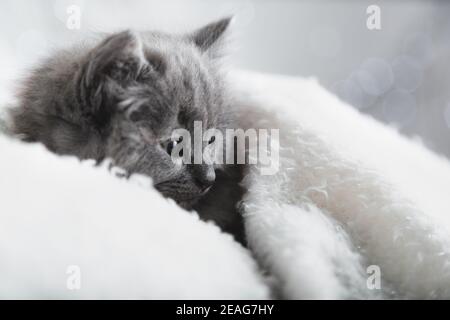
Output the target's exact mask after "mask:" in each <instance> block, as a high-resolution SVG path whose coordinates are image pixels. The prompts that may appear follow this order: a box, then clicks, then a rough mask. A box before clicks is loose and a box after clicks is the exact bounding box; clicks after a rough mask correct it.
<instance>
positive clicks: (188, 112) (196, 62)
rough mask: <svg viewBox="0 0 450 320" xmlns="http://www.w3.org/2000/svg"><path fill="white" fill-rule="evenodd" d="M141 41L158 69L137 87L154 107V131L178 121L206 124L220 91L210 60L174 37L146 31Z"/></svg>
mask: <svg viewBox="0 0 450 320" xmlns="http://www.w3.org/2000/svg"><path fill="white" fill-rule="evenodd" d="M142 41H143V43H142V46H141V48H142V50H143V51H144V54H143V56H145V57H146V58H147V59H149V63H150V64H151V65H152V66H155V65H156V67H157V68H159V69H160V72H159V75H158V76H157V77H156V78H153V79H151V80H149V81H146V82H143V83H140V84H139V90H137V91H138V92H140V93H139V94H140V95H141V97H145V96H146V95H147V99H148V100H149V103H148V105H150V107H151V108H153V110H152V112H150V113H151V114H152V115H155V117H154V119H155V121H152V122H153V127H154V128H155V131H159V129H161V128H164V127H166V126H167V125H174V124H177V123H178V125H181V126H187V125H188V124H190V123H191V122H192V123H193V121H195V120H201V121H204V122H205V123H207V122H208V114H209V113H211V110H210V107H211V105H213V104H214V103H216V101H214V100H215V99H216V98H217V96H218V95H219V94H220V92H217V91H218V89H219V88H218V86H217V85H216V84H215V77H214V75H213V72H214V70H213V69H212V68H211V65H210V61H209V59H208V58H207V57H205V56H203V55H202V54H201V52H200V51H199V50H198V48H196V47H195V46H194V45H192V44H191V43H189V42H187V41H184V40H183V39H181V38H179V37H176V36H171V35H165V34H155V33H151V34H148V33H147V34H144V36H143V37H142ZM132 94H133V93H132ZM156 114H158V115H159V116H156Z"/></svg>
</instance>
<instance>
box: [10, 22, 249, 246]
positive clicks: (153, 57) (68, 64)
mask: <svg viewBox="0 0 450 320" xmlns="http://www.w3.org/2000/svg"><path fill="white" fill-rule="evenodd" d="M229 21H230V20H229V19H223V20H220V21H218V22H215V23H212V24H209V25H207V26H205V27H203V28H201V29H199V30H197V31H195V32H193V33H190V34H188V35H183V36H181V35H169V34H165V33H162V32H141V33H132V32H129V31H124V32H121V33H116V34H113V35H109V36H107V37H105V38H104V39H102V40H100V41H97V42H95V43H93V44H90V45H84V46H76V47H73V48H71V49H69V50H64V51H60V52H58V53H56V54H55V55H53V56H51V57H50V58H49V59H47V60H46V61H44V62H43V63H42V64H41V65H40V66H38V67H37V68H35V69H34V71H33V72H32V73H31V75H30V76H29V77H28V79H27V80H26V81H25V82H24V84H23V88H22V90H21V91H20V94H19V101H20V103H19V106H18V107H17V108H15V109H13V110H12V113H11V119H12V130H13V132H14V133H15V134H19V135H20V136H21V137H22V138H23V139H24V140H26V141H30V142H41V143H43V144H44V145H46V146H47V148H48V149H50V150H51V151H53V152H55V153H57V154H62V155H64V154H69V155H75V156H77V157H79V158H80V159H95V160H97V161H99V162H100V161H102V160H103V159H105V158H110V159H112V160H113V163H114V165H116V166H119V167H121V168H123V169H125V170H126V171H127V172H128V173H129V174H132V173H141V174H146V175H149V176H150V177H152V179H153V182H154V185H155V188H156V189H158V190H159V191H160V192H161V193H162V194H163V195H165V196H167V197H170V198H173V199H174V200H175V201H177V203H179V204H180V205H181V206H182V207H184V208H187V209H191V208H194V209H197V210H198V211H199V213H200V215H201V216H202V217H203V218H205V219H212V220H214V221H216V222H217V223H218V224H219V225H220V226H221V227H222V228H223V229H225V230H227V231H230V232H232V233H234V234H235V235H237V237H238V238H240V239H242V224H241V221H240V217H239V215H238V214H237V212H236V210H235V204H236V201H238V200H239V198H240V195H241V194H242V190H241V189H240V187H239V186H238V184H237V183H238V182H239V180H240V178H241V175H240V168H237V167H232V168H228V169H229V170H227V168H222V169H225V170H224V171H223V172H219V171H218V169H219V168H214V167H213V166H211V165H206V164H201V165H183V166H182V167H181V169H180V167H177V166H175V164H174V163H173V162H172V159H171V157H170V155H169V154H168V153H167V150H166V149H167V144H168V143H170V138H171V133H172V131H173V130H174V129H177V128H185V129H188V130H190V131H191V132H192V130H193V123H194V121H195V120H201V121H203V125H204V129H206V128H218V129H225V128H227V127H229V126H231V125H232V123H233V121H232V115H231V111H230V108H229V106H228V99H227V93H226V89H225V86H224V83H223V81H222V76H221V73H220V69H219V61H218V58H217V57H218V56H219V55H220V54H219V50H220V42H221V39H222V35H223V33H224V32H225V30H226V28H227V26H228V24H229ZM216 174H217V178H218V180H219V181H216V183H215V184H214V186H213V187H212V188H211V190H210V191H209V192H208V193H206V191H207V190H208V187H210V186H211V184H212V183H213V182H214V178H215V176H216ZM224 188H226V190H225V189H224ZM205 193H206V195H205ZM224 193H228V194H229V195H230V196H229V197H228V198H226V199H228V200H227V201H228V203H226V204H225V203H223V201H221V202H219V200H218V199H224ZM213 204H219V208H214V207H213Z"/></svg>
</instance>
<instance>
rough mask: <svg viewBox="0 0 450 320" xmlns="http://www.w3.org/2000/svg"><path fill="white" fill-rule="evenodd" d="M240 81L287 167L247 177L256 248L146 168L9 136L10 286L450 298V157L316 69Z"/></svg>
mask: <svg viewBox="0 0 450 320" xmlns="http://www.w3.org/2000/svg"><path fill="white" fill-rule="evenodd" d="M230 83H231V84H232V86H233V87H234V92H235V103H236V104H237V105H238V107H239V108H238V110H239V111H238V112H239V113H240V119H242V123H241V126H242V127H243V128H279V129H280V143H279V155H280V158H279V162H278V165H279V170H278V171H277V172H276V173H275V174H273V175H261V174H260V171H259V169H258V167H257V166H252V167H251V168H250V169H249V171H248V173H247V175H246V177H245V179H244V181H243V184H244V185H245V186H246V188H247V189H248V192H247V194H246V195H245V199H244V203H243V211H244V213H243V214H244V218H245V224H246V232H247V237H248V240H249V247H250V249H249V250H247V249H244V248H243V247H241V246H240V245H239V244H238V243H236V242H234V240H233V239H232V238H231V237H230V236H229V235H227V234H224V233H222V232H220V230H219V229H218V228H217V227H216V226H214V225H213V224H212V223H205V222H202V221H200V220H199V219H198V217H197V216H196V214H195V213H189V212H185V211H183V210H182V209H180V208H179V207H177V206H176V205H175V204H174V203H173V202H172V201H170V200H166V199H163V198H162V197H161V196H160V195H159V194H158V193H157V192H156V191H155V190H153V189H152V187H151V183H150V181H149V180H148V179H146V178H143V177H140V176H135V177H133V178H132V179H131V181H128V180H121V179H119V178H116V177H115V176H114V175H113V174H111V172H109V171H108V170H107V168H106V166H101V167H95V166H94V165H93V163H91V162H84V163H81V164H80V163H79V162H78V161H77V160H76V159H74V158H71V157H64V158H63V157H57V156H55V155H53V154H51V153H49V152H48V151H46V150H44V148H43V147H42V146H39V145H26V144H22V143H20V142H17V141H14V140H12V139H10V138H6V137H0V149H1V150H2V156H1V157H0V166H1V168H2V172H3V173H2V178H1V179H0V201H1V208H2V209H1V211H0V297H1V298H192V299H195V298H237V299H242V298H243V299H245V298H250V299H264V298H271V297H281V298H290V299H297V298H299V299H305V298H311V299H345V298H450V231H449V229H450V197H449V190H450V164H449V162H448V161H447V160H446V159H444V158H442V157H439V156H437V155H435V154H433V153H431V152H430V151H428V150H427V149H426V148H424V147H423V146H421V144H420V143H418V142H413V141H410V140H408V139H406V138H404V137H402V136H401V135H399V134H398V133H397V132H395V131H394V130H393V129H391V128H388V127H386V126H384V125H382V124H380V123H378V122H376V121H375V120H373V119H370V118H368V117H366V116H363V115H361V114H360V113H358V111H356V110H354V109H353V108H351V107H350V106H348V105H345V104H344V103H342V102H341V101H339V100H338V99H337V98H336V97H334V96H333V95H331V94H330V93H328V92H327V91H325V90H324V89H322V88H321V87H320V86H319V85H318V84H317V83H316V81H314V80H304V79H299V78H288V77H281V76H273V75H270V76H269V75H261V74H254V73H248V72H242V71H233V72H231V73H230ZM263 273H264V274H269V275H270V277H263V276H262V274H263Z"/></svg>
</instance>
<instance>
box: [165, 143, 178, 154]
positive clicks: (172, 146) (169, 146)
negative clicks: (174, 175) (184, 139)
mask: <svg viewBox="0 0 450 320" xmlns="http://www.w3.org/2000/svg"><path fill="white" fill-rule="evenodd" d="M177 144H178V142H177V141H169V143H168V144H167V148H166V151H167V153H168V154H169V156H171V155H172V150H173V148H174V147H175V146H176V145H177Z"/></svg>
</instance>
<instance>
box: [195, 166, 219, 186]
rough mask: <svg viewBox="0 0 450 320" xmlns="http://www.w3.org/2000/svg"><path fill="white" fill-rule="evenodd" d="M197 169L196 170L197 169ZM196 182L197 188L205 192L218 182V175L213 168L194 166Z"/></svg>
mask: <svg viewBox="0 0 450 320" xmlns="http://www.w3.org/2000/svg"><path fill="white" fill-rule="evenodd" d="M195 167H196V168H195ZM194 180H195V183H196V184H197V186H198V187H199V188H200V189H202V191H205V190H206V189H208V188H209V187H211V186H212V185H213V184H214V181H216V173H215V172H214V168H213V167H209V166H207V167H205V166H201V165H199V166H194Z"/></svg>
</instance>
